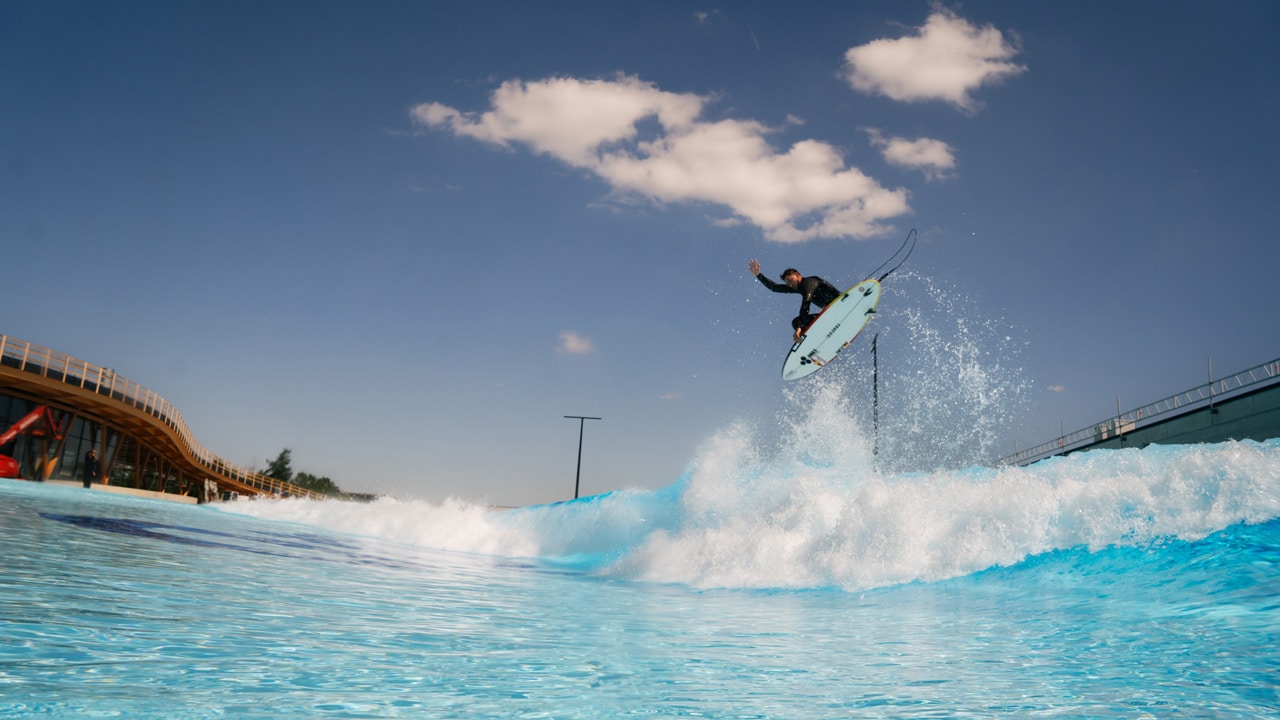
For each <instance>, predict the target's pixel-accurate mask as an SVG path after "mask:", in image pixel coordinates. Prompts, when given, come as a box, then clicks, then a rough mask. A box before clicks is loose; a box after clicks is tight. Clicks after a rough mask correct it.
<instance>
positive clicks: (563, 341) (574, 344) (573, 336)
mask: <svg viewBox="0 0 1280 720" xmlns="http://www.w3.org/2000/svg"><path fill="white" fill-rule="evenodd" d="M595 349H596V344H595V343H593V342H591V340H589V339H587V338H584V337H582V336H581V335H579V334H578V333H576V332H574V331H572V330H565V331H564V332H562V333H560V344H559V345H558V346H557V347H556V352H559V353H563V354H565V355H586V354H587V353H591V352H595Z"/></svg>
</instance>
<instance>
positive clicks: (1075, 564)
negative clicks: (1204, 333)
mask: <svg viewBox="0 0 1280 720" xmlns="http://www.w3.org/2000/svg"><path fill="white" fill-rule="evenodd" d="M828 409H829V408H827V409H824V408H819V410H820V411H825V410H828ZM838 417H839V416H838V414H832V413H825V418H826V419H824V420H822V421H821V422H818V421H815V420H811V419H802V420H800V421H798V422H797V423H796V424H795V427H794V428H792V436H793V439H795V440H796V442H792V443H781V444H777V443H775V444H771V445H770V444H766V443H763V442H762V441H761V439H760V433H759V432H758V431H752V430H750V429H749V428H746V427H737V426H736V427H733V428H730V429H729V430H727V431H726V432H724V433H721V434H720V435H718V436H716V437H714V438H712V439H711V440H709V441H708V443H707V444H706V446H705V447H704V448H703V449H702V451H701V452H700V453H699V455H698V457H697V458H696V459H695V461H694V462H693V463H692V464H691V465H690V468H689V471H688V473H687V474H686V475H685V476H684V477H682V478H680V479H679V480H678V481H677V482H675V483H674V484H672V485H671V486H669V487H667V488H664V489H662V490H658V491H652V492H650V491H639V490H630V491H621V492H615V493H612V494H609V495H605V496H599V497H594V498H587V499H583V500H581V501H575V502H571V503H563V504H556V505H546V506H539V507H532V508H524V509H519V510H513V511H507V512H499V511H489V510H486V509H484V508H482V507H478V506H475V505H470V504H467V503H462V502H447V503H443V504H432V503H426V502H420V501H408V500H394V499H383V500H380V501H378V502H376V503H373V504H369V505H360V504H349V503H338V502H310V501H299V500H286V501H276V500H270V501H242V502H238V503H230V504H224V505H221V506H204V507H195V506H185V505H177V504H172V503H164V502H157V501H146V500H140V499H135V498H128V497H118V496H113V495H110V494H107V493H102V492H91V491H85V490H83V489H81V488H73V487H50V486H43V485H39V484H34V483H23V482H19V481H0V567H3V574H2V575H0V715H3V716H16V717H23V716H42V717H129V718H136V717H144V718H146V717H154V718H160V717H165V718H169V717H183V718H214V717H217V718H221V717H246V718H252V717H334V718H396V717H402V718H513V717H530V718H614V717H631V716H641V717H648V716H654V717H710V718H838V717H839V718H843V717H868V718H871V717H886V718H889V717H892V718H918V717H931V718H936V717H948V718H950V717H959V718H966V717H974V718H977V717H1000V716H1003V717H1046V716H1049V717H1067V718H1106V717H1125V718H1132V717H1151V718H1167V717H1221V718H1240V717H1269V716H1274V715H1275V714H1277V713H1280V694H1278V692H1277V684H1278V681H1280V670H1278V668H1280V519H1278V518H1280V441H1271V442H1268V443H1254V442H1240V443H1235V442H1232V443H1224V444H1220V445H1202V446H1169V447H1149V448H1146V449H1143V450H1124V451H1097V452H1091V453H1082V454H1078V455H1074V456H1070V457H1066V458H1059V459H1054V460H1050V461H1046V462H1043V463H1040V464H1038V465H1035V466H1032V467H1029V468H1021V469H1019V468H1005V469H998V470H997V469H988V468H981V467H974V468H969V469H964V470H945V471H934V472H911V473H906V472H901V473H897V472H885V473H878V472H876V471H875V470H874V469H870V468H874V466H875V459H874V458H872V457H870V456H869V455H868V451H867V448H866V445H867V443H866V441H865V439H863V438H862V434H860V433H858V432H853V433H852V434H850V433H848V432H846V431H847V430H849V429H850V428H847V427H844V425H843V423H844V422H845V421H844V420H838V419H833V418H838ZM850 422H851V421H850ZM854 430H856V428H854ZM801 439H803V442H800V440H801ZM766 445H768V447H771V448H773V449H768V447H766Z"/></svg>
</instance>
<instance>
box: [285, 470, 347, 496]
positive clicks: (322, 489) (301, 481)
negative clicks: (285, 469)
mask: <svg viewBox="0 0 1280 720" xmlns="http://www.w3.org/2000/svg"><path fill="white" fill-rule="evenodd" d="M293 484H295V485H300V486H302V487H304V488H306V489H308V490H312V491H314V492H318V493H320V494H321V495H341V494H342V488H340V487H338V485H337V483H335V482H334V481H332V480H330V479H329V478H327V477H316V476H315V475H312V474H311V473H305V472H300V473H298V474H297V475H294V476H293Z"/></svg>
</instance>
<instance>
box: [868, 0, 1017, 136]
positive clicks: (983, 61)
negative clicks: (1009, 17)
mask: <svg viewBox="0 0 1280 720" xmlns="http://www.w3.org/2000/svg"><path fill="white" fill-rule="evenodd" d="M1018 52H1019V48H1018V47H1017V45H1016V43H1012V42H1008V41H1006V39H1005V37H1004V35H1003V34H1002V33H1001V32H1000V31H999V30H997V29H996V28H995V27H994V26H991V25H986V26H983V27H980V28H979V27H975V26H974V25H972V24H971V23H969V21H967V20H965V19H964V18H961V17H959V16H957V15H956V14H955V13H954V12H952V11H951V10H948V9H946V8H936V9H935V10H934V11H933V14H931V15H930V16H929V18H928V19H927V20H926V21H925V24H924V26H923V27H920V28H918V29H917V31H916V33H915V34H914V35H909V36H906V37H901V38H897V39H892V40H891V39H884V40H873V41H872V42H869V43H867V44H866V45H859V46H858V47H855V48H850V49H849V50H848V51H846V52H845V77H846V79H847V80H848V82H849V85H850V86H852V87H853V89H855V90H858V91H861V92H865V93H871V94H880V95H884V96H886V97H889V98H892V99H894V100H899V101H902V102H917V101H927V100H942V101H943V102H947V103H951V104H952V105H955V106H956V107H958V108H960V109H961V110H964V111H965V112H975V111H977V109H978V104H977V102H976V101H974V99H973V98H972V97H971V96H970V93H971V92H973V91H974V90H976V89H978V88H979V87H981V86H983V85H988V84H991V83H994V82H998V81H1000V80H1003V79H1004V78H1007V77H1010V76H1013V75H1017V74H1019V73H1021V72H1024V71H1025V70H1026V69H1027V68H1026V66H1024V65H1017V64H1015V63H1013V62H1012V59H1013V57H1014V56H1015V55H1017V54H1018Z"/></svg>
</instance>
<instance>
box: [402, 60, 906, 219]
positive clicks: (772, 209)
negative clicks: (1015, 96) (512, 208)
mask: <svg viewBox="0 0 1280 720" xmlns="http://www.w3.org/2000/svg"><path fill="white" fill-rule="evenodd" d="M709 102H710V100H709V99H708V98H707V97H703V96H700V95H695V94H690V93H671V92H666V91H663V90H660V89H658V88H657V87H656V86H654V85H653V84H651V83H647V82H644V81H642V80H640V79H639V78H637V77H634V76H629V75H619V76H617V77H615V78H613V79H611V80H583V79H577V78H567V77H560V78H549V79H546V80H540V81H534V82H525V81H521V80H509V81H507V82H504V83H503V84H502V85H501V86H499V87H498V88H497V89H496V90H495V91H494V92H493V93H492V94H491V96H490V109H489V110H488V111H486V112H483V113H472V112H462V111H460V110H457V109H455V108H452V107H449V106H446V105H443V104H440V103H435V102H431V103H423V104H421V105H418V106H416V107H414V108H413V110H412V117H413V119H414V120H415V121H416V122H418V123H420V124H421V125H424V126H426V127H428V128H433V129H444V130H448V131H451V132H452V133H453V134H454V135H456V136H458V137H467V138H472V139H475V140H479V141H482V142H486V143H490V144H493V145H498V146H502V147H510V146H511V145H512V144H516V143H518V144H521V145H524V146H527V147H529V148H530V149H531V150H533V151H534V152H537V153H540V154H544V155H549V156H551V157H553V158H556V159H557V160H560V161H561V162H564V163H566V164H568V165H570V166H572V167H576V168H582V169H585V170H588V171H590V172H592V173H595V174H596V175H597V176H599V177H600V178H601V179H603V180H604V181H605V182H607V183H609V185H610V186H611V187H612V188H613V190H614V191H615V192H616V193H619V194H622V195H638V196H641V197H644V198H648V199H649V200H650V201H653V202H658V203H680V202H705V203H711V204H714V205H719V206H723V207H726V208H728V209H729V210H730V212H731V213H732V215H733V217H734V218H737V219H740V220H742V221H745V222H749V223H751V224H753V225H755V226H757V227H759V228H760V229H761V230H762V231H763V233H764V235H765V237H766V238H768V239H770V240H774V241H777V242H788V243H790V242H803V241H806V240H812V239H816V238H836V237H850V238H865V237H873V236H877V235H881V234H883V233H885V232H887V231H889V230H890V229H891V228H889V227H887V226H886V225H885V224H884V223H885V221H887V220H889V219H891V218H894V217H898V216H901V215H904V214H906V213H908V212H910V207H909V206H908V203H907V193H906V190H904V189H901V188H899V189H896V190H890V189H887V188H884V187H882V186H881V185H880V184H879V183H878V182H876V181H875V180H874V179H872V178H870V177H868V176H867V175H865V174H864V173H862V172H861V171H860V170H858V169H857V168H855V167H846V166H845V163H844V159H843V158H842V157H841V155H840V153H839V152H838V151H837V149H836V148H835V147H833V146H832V145H830V144H827V143H824V142H820V141H817V140H802V141H800V142H797V143H795V144H794V145H792V146H791V147H790V148H788V149H786V150H785V151H780V150H778V149H775V148H774V147H773V146H772V145H770V143H769V142H768V140H767V137H768V135H769V134H770V133H771V132H772V130H771V129H770V128H768V127H766V126H765V125H763V124H761V123H758V122H755V121H752V120H733V119H725V120H716V121H713V120H707V119H705V118H704V117H703V111H704V110H705V109H706V106H707V104H708V103H709ZM642 129H643V130H642Z"/></svg>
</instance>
